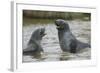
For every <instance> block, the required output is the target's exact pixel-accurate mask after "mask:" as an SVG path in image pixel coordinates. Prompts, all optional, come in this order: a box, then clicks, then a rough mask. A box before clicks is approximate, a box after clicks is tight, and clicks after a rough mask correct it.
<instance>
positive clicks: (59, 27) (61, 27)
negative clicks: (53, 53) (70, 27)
mask: <svg viewBox="0 0 100 73" xmlns="http://www.w3.org/2000/svg"><path fill="white" fill-rule="evenodd" d="M56 28H57V29H63V28H64V26H57V27H56Z"/></svg>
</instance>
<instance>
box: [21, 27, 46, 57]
mask: <svg viewBox="0 0 100 73" xmlns="http://www.w3.org/2000/svg"><path fill="white" fill-rule="evenodd" d="M44 35H45V28H40V29H37V30H35V31H34V32H33V33H32V35H31V38H30V40H29V42H28V44H27V48H26V49H24V50H23V54H24V55H34V54H37V53H39V54H40V53H41V52H43V48H42V47H41V40H42V37H43V36H44Z"/></svg>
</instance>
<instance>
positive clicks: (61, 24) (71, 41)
mask: <svg viewBox="0 0 100 73" xmlns="http://www.w3.org/2000/svg"><path fill="white" fill-rule="evenodd" d="M55 25H56V26H57V29H58V38H59V44H60V47H61V49H62V51H64V52H67V51H69V52H70V53H76V52H77V51H78V50H80V49H83V48H86V47H90V45H89V44H87V43H83V42H80V41H79V40H77V39H76V37H75V36H74V35H73V34H72V32H71V31H70V27H69V25H68V23H67V22H66V21H65V20H62V19H57V20H56V21H55Z"/></svg>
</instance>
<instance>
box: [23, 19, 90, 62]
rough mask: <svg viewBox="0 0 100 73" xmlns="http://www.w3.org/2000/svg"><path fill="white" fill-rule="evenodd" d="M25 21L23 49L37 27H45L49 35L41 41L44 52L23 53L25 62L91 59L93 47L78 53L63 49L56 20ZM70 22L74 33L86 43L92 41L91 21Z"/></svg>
mask: <svg viewBox="0 0 100 73" xmlns="http://www.w3.org/2000/svg"><path fill="white" fill-rule="evenodd" d="M24 22H25V23H24V25H25V26H23V49H25V48H26V46H27V43H28V41H29V39H30V37H31V34H32V32H33V31H34V30H36V29H37V28H40V27H45V28H46V33H47V35H46V36H44V37H43V40H42V42H41V45H42V47H43V49H44V52H43V53H42V54H36V55H34V56H28V55H23V62H43V61H44V62H46V61H64V60H66V61H67V60H85V59H91V48H85V49H83V50H81V51H79V52H78V53H76V54H72V53H69V52H62V51H61V49H60V46H59V40H58V34H57V30H56V26H55V25H54V20H39V19H38V20H27V19H24ZM68 23H69V26H70V28H71V30H72V33H73V34H74V35H75V36H76V38H77V39H78V40H80V41H82V42H85V43H90V39H91V36H90V35H91V33H90V32H91V29H90V21H80V22H79V21H68ZM40 24H41V25H40Z"/></svg>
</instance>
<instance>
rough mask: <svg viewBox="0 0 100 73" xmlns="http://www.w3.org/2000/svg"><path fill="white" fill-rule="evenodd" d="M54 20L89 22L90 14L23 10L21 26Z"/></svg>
mask: <svg viewBox="0 0 100 73" xmlns="http://www.w3.org/2000/svg"><path fill="white" fill-rule="evenodd" d="M56 19H65V20H82V21H90V20H91V14H90V13H79V12H55V11H35V10H23V20H24V21H23V22H24V23H23V24H24V25H25V23H27V24H28V23H38V22H39V21H40V22H42V23H43V21H44V20H45V23H46V22H51V21H52V20H56Z"/></svg>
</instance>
